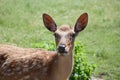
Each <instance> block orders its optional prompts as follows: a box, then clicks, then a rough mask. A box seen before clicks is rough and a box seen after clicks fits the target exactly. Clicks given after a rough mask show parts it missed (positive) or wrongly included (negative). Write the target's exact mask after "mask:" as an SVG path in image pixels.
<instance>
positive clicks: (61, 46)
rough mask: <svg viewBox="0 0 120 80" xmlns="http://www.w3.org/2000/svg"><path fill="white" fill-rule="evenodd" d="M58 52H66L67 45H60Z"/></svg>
mask: <svg viewBox="0 0 120 80" xmlns="http://www.w3.org/2000/svg"><path fill="white" fill-rule="evenodd" d="M58 52H60V53H64V52H65V45H59V47H58Z"/></svg>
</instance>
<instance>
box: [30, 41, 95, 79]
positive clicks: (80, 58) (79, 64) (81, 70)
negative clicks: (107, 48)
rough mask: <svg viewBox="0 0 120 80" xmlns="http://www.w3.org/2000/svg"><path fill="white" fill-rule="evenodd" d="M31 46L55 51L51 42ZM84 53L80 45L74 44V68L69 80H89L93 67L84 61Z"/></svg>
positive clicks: (78, 43)
mask: <svg viewBox="0 0 120 80" xmlns="http://www.w3.org/2000/svg"><path fill="white" fill-rule="evenodd" d="M32 46H33V47H36V48H44V49H47V50H55V44H54V43H53V42H49V43H48V42H41V43H34V44H33V45H32ZM84 53H85V52H84V49H83V46H82V44H81V43H80V42H76V43H75V49H74V68H73V72H72V75H71V77H70V80H89V79H90V77H91V75H92V74H93V72H94V69H95V65H94V64H90V63H89V62H87V61H86V59H85V56H84Z"/></svg>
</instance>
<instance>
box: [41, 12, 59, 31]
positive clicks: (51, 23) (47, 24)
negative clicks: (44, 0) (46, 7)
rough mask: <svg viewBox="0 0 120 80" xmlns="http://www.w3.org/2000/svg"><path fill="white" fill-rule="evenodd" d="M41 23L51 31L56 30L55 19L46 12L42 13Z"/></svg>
mask: <svg viewBox="0 0 120 80" xmlns="http://www.w3.org/2000/svg"><path fill="white" fill-rule="evenodd" d="M43 23H44V25H45V27H46V28H47V29H48V30H50V31H52V32H55V31H56V30H57V25H56V23H55V21H54V20H53V19H52V17H51V16H49V15H48V14H46V13H44V14H43Z"/></svg>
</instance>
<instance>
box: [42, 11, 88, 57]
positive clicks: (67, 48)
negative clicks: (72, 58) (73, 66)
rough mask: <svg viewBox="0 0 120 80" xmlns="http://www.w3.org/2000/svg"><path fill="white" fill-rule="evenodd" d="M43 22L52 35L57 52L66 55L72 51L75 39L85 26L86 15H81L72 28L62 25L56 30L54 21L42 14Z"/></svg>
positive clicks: (86, 21)
mask: <svg viewBox="0 0 120 80" xmlns="http://www.w3.org/2000/svg"><path fill="white" fill-rule="evenodd" d="M43 22H44V25H45V27H46V28H47V29H48V30H50V31H51V32H53V33H54V36H55V41H56V48H57V52H58V53H60V54H61V55H66V54H69V53H70V52H71V51H72V50H73V46H74V40H75V37H76V36H77V35H78V33H79V32H80V31H82V30H83V29H84V28H85V27H86V26H87V23H88V14H87V13H84V14H82V15H81V16H80V17H79V18H78V20H77V22H76V24H75V27H74V28H72V27H70V26H68V25H62V26H60V27H58V28H57V25H56V23H55V21H54V20H53V19H52V17H50V16H49V15H48V14H43Z"/></svg>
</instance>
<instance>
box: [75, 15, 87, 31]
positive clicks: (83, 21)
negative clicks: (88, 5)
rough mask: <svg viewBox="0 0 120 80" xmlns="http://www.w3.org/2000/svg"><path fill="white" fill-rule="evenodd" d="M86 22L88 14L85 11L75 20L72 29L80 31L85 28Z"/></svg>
mask: <svg viewBox="0 0 120 80" xmlns="http://www.w3.org/2000/svg"><path fill="white" fill-rule="evenodd" d="M87 23H88V14H87V13H83V14H82V15H81V16H80V17H79V18H78V19H77V22H76V24H75V27H74V31H75V32H76V33H78V32H80V31H82V30H84V29H85V27H86V26H87Z"/></svg>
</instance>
